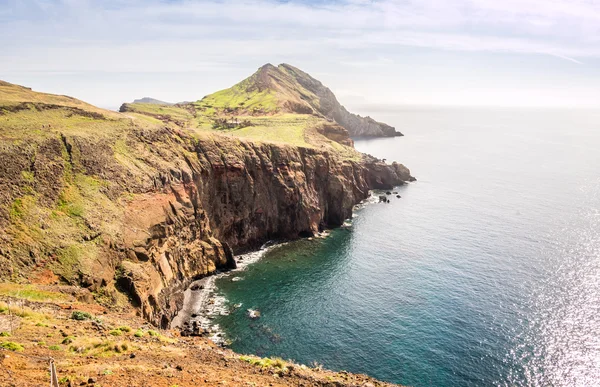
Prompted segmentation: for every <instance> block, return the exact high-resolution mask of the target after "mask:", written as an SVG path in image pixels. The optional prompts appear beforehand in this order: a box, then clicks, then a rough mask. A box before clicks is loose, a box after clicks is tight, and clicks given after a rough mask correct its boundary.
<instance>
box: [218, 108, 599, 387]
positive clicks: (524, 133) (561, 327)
mask: <svg viewBox="0 0 600 387" xmlns="http://www.w3.org/2000/svg"><path fill="white" fill-rule="evenodd" d="M374 116H376V117H377V119H379V120H382V121H384V122H388V123H390V124H392V125H394V126H396V127H397V128H398V129H399V130H401V131H402V132H404V134H405V135H406V137H402V138H393V139H374V140H359V141H357V142H356V148H358V149H359V150H361V151H364V152H367V153H370V154H373V155H375V156H378V157H380V158H386V159H387V160H388V161H392V160H397V161H399V162H402V163H405V164H406V165H407V166H408V167H410V169H411V171H412V172H413V174H414V175H415V176H416V177H417V178H418V182H416V183H414V184H410V185H407V186H404V187H401V188H399V192H400V194H401V195H402V198H401V199H396V198H395V197H393V198H391V203H390V204H371V205H368V206H366V207H365V208H363V209H361V210H358V211H357V212H356V216H355V218H354V219H353V220H352V226H351V227H349V228H347V229H338V230H335V231H334V232H333V233H332V235H331V236H330V237H329V238H327V239H324V240H313V241H307V240H303V241H299V242H294V243H290V244H287V245H284V246H280V247H277V248H275V249H273V250H271V251H270V252H269V253H267V254H266V255H265V256H264V257H263V259H262V260H261V261H259V262H257V263H255V264H252V265H250V266H248V267H247V268H246V270H244V271H241V272H238V273H236V274H235V276H237V277H240V278H241V280H239V281H235V282H234V281H232V280H231V278H232V277H231V276H230V277H224V278H221V279H219V280H217V286H218V292H219V293H220V294H221V295H223V296H224V297H225V298H226V300H227V303H228V304H230V305H233V304H237V303H241V304H243V305H242V307H241V308H239V309H238V310H237V311H235V312H233V313H231V314H230V315H227V316H221V317H219V318H218V319H217V323H218V324H219V325H220V326H221V328H222V329H223V330H224V331H225V333H226V335H227V337H228V338H229V339H230V340H231V341H232V348H233V349H235V350H236V351H239V352H245V353H254V354H259V355H265V356H280V357H283V358H286V359H288V358H289V359H294V360H296V361H298V362H300V363H304V364H312V363H313V362H318V363H320V364H322V365H324V366H325V367H328V368H332V369H344V370H348V371H352V372H361V373H366V374H369V375H372V376H374V377H377V378H380V379H383V380H387V381H391V382H396V383H402V384H405V385H412V386H493V385H500V386H513V385H515V386H593V385H600V112H591V111H584V110H525V109H524V110H508V109H506V110H502V109H496V110H493V109H487V110H486V109H412V110H409V109H406V110H399V111H398V112H395V113H394V114H377V115H375V114H374ZM247 308H253V309H258V310H259V311H260V312H261V318H260V319H258V320H251V319H249V318H248V317H247V314H246V309H247Z"/></svg>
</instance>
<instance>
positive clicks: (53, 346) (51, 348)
mask: <svg viewBox="0 0 600 387" xmlns="http://www.w3.org/2000/svg"><path fill="white" fill-rule="evenodd" d="M48 349H50V350H52V351H60V347H59V346H58V345H51V346H49V347H48Z"/></svg>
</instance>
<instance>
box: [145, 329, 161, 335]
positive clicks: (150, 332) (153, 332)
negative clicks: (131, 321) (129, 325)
mask: <svg viewBox="0 0 600 387" xmlns="http://www.w3.org/2000/svg"><path fill="white" fill-rule="evenodd" d="M148 334H149V335H150V336H160V333H158V332H157V331H153V330H149V331H148Z"/></svg>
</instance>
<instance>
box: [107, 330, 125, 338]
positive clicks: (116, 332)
mask: <svg viewBox="0 0 600 387" xmlns="http://www.w3.org/2000/svg"><path fill="white" fill-rule="evenodd" d="M108 334H109V335H113V336H121V335H122V334H123V332H121V331H120V330H119V329H113V330H112V331H109V332H108Z"/></svg>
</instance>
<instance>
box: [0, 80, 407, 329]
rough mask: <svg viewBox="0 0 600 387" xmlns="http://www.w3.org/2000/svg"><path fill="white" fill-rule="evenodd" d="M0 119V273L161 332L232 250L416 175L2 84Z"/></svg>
mask: <svg viewBox="0 0 600 387" xmlns="http://www.w3.org/2000/svg"><path fill="white" fill-rule="evenodd" d="M0 122H2V132H1V133H0V140H1V146H0V184H1V186H2V189H1V190H0V278H2V280H4V281H13V282H31V283H38V284H43V283H46V284H48V283H67V284H71V285H79V286H81V287H82V288H83V289H84V290H85V291H86V292H88V294H90V295H91V296H93V297H94V298H95V299H96V300H97V301H98V302H101V303H102V304H104V305H107V306H111V307H113V308H114V307H117V308H118V307H122V308H124V309H127V308H128V305H130V304H129V303H131V304H133V305H134V306H137V307H139V311H140V314H141V315H142V316H144V317H145V318H146V319H147V320H148V321H150V322H152V323H154V324H156V325H158V326H161V327H166V326H167V325H168V322H169V321H170V319H171V318H172V317H173V316H174V314H175V313H176V311H177V310H178V308H180V307H181V303H182V291H183V290H184V289H185V288H186V287H187V286H188V285H189V283H190V282H191V281H192V280H193V279H197V278H200V277H203V276H206V275H209V274H211V273H213V272H215V270H217V269H221V270H226V269H228V268H231V267H232V266H233V265H234V264H235V263H234V261H233V259H232V254H233V252H234V251H242V250H246V249H251V248H253V247H255V246H257V245H259V244H261V243H263V242H265V241H267V240H269V239H275V238H298V237H300V236H306V235H312V234H313V233H315V232H317V231H318V230H320V229H322V228H324V227H334V226H338V225H340V224H342V222H343V221H344V219H346V218H348V217H349V216H350V215H351V211H352V207H353V205H354V204H356V203H358V202H359V201H360V200H362V199H365V198H366V197H367V196H368V191H369V189H372V188H382V189H390V188H391V187H392V186H394V185H399V184H403V183H404V182H405V181H410V180H412V177H411V176H410V172H409V171H408V169H406V168H405V167H404V166H402V165H401V164H396V163H394V164H392V165H388V164H385V163H383V162H381V161H379V160H377V159H374V158H370V157H367V156H361V157H360V158H358V159H357V158H356V157H355V154H356V152H355V151H353V152H354V153H349V154H351V155H352V157H346V156H345V155H346V153H344V152H336V151H335V148H332V147H324V145H323V147H320V148H317V147H310V146H294V145H287V144H282V143H269V142H256V141H248V140H245V139H240V138H235V137H231V136H226V135H221V134H220V133H219V132H199V131H197V130H195V129H194V128H189V127H185V126H181V125H180V124H179V123H177V122H173V121H172V120H165V121H161V120H156V119H154V118H150V117H148V116H144V115H141V114H137V113H127V114H119V113H113V112H109V111H104V110H102V109H98V108H95V107H92V106H91V105H87V104H85V103H83V102H80V101H77V100H74V99H71V98H68V97H60V96H52V95H47V94H41V93H34V92H32V91H30V90H29V89H26V88H22V87H20V86H15V85H11V84H7V83H2V84H0ZM124 295H125V296H126V297H128V299H126V298H124Z"/></svg>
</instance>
